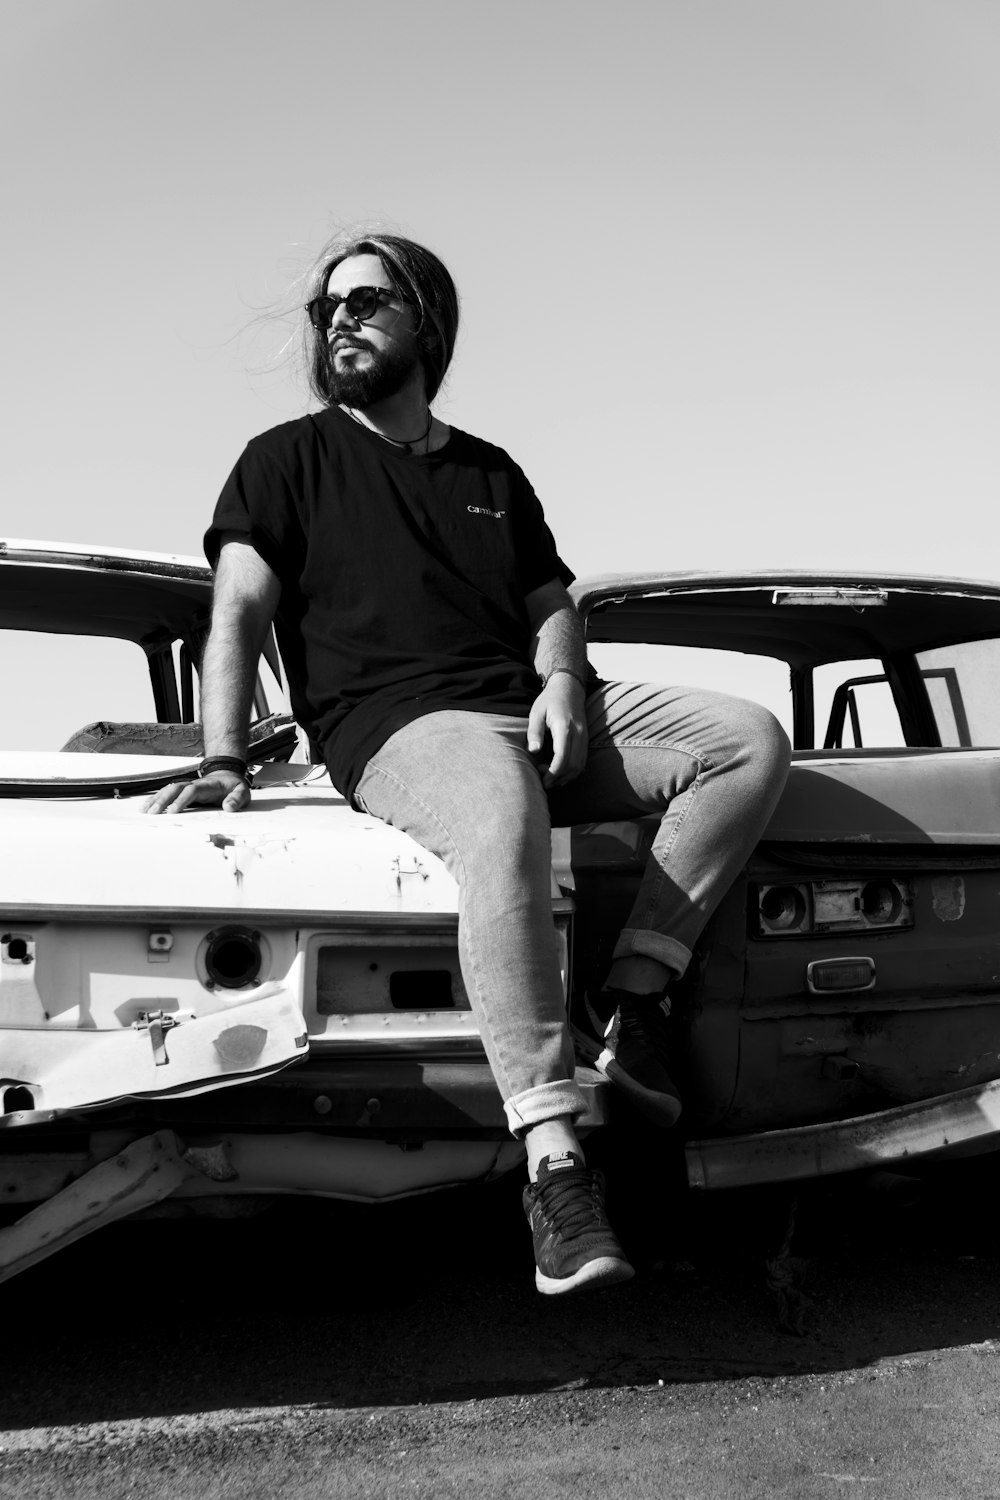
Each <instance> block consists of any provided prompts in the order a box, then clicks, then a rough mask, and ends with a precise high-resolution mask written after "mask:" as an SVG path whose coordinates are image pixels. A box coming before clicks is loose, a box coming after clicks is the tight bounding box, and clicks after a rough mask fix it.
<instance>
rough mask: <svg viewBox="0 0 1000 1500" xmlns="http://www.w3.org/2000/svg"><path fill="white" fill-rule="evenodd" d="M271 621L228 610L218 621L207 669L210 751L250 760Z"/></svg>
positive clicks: (204, 710)
mask: <svg viewBox="0 0 1000 1500" xmlns="http://www.w3.org/2000/svg"><path fill="white" fill-rule="evenodd" d="M266 628H267V625H266V621H264V622H261V621H259V620H254V619H252V618H247V617H246V616H245V615H243V616H242V617H241V616H240V615H238V614H227V615H226V616H225V617H222V618H216V619H215V620H213V622H212V630H211V633H210V635H209V637H208V642H207V644H206V646H205V655H204V658H203V661H202V668H201V720H202V726H203V735H204V744H205V754H206V755H207V756H213V755H233V756H237V757H238V758H239V759H244V758H245V756H246V750H247V736H248V733H249V726H250V705H251V703H252V701H253V690H254V683H255V681H256V676H257V662H258V660H259V658H260V650H261V646H262V645H263V641H264V632H265V630H266Z"/></svg>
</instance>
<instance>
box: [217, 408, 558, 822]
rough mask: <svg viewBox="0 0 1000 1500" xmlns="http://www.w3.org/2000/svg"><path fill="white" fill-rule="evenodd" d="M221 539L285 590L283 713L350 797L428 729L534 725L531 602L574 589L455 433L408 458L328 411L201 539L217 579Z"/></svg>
mask: <svg viewBox="0 0 1000 1500" xmlns="http://www.w3.org/2000/svg"><path fill="white" fill-rule="evenodd" d="M227 531H230V532H237V533H239V534H241V535H243V536H245V537H246V538H247V540H248V541H250V542H251V543H252V544H253V547H254V549H255V550H256V551H257V552H258V553H259V554H260V556H261V557H262V558H263V559H264V561H265V562H266V563H267V564H268V565H269V567H270V568H271V569H272V570H273V571H274V573H275V574H276V575H277V577H278V579H279V580H280V582H281V599H280V602H279V605H278V609H277V613H276V615H275V629H276V631H277V635H278V644H279V646H280V648H281V654H282V658H283V660H284V663H285V669H286V672H287V674H288V686H289V694H290V697H291V702H292V710H293V712H294V714H295V716H296V718H297V719H298V720H299V722H300V723H301V724H302V725H303V727H304V728H305V730H306V731H307V733H308V734H309V735H310V736H311V737H312V738H313V739H314V740H315V741H317V742H318V743H319V744H320V745H322V747H323V752H324V755H325V758H326V761H327V764H328V766H329V768H330V775H331V777H332V779H333V782H334V785H335V786H337V787H338V788H339V789H340V790H341V791H342V792H343V793H344V794H345V795H347V796H350V795H351V794H352V793H353V791H354V788H355V786H356V785H357V782H358V779H359V778H360V776H361V773H362V772H363V770H364V768H365V765H366V764H367V762H368V760H369V759H370V758H371V756H372V755H374V753H375V751H376V750H377V749H378V748H379V747H380V746H381V745H382V744H384V742H385V741H386V740H387V739H388V738H389V736H390V735H391V734H394V733H395V731H396V730H397V729H400V728H402V726H403V725H404V724H407V723H409V722H410V721H411V720H412V719H416V718H419V717H420V715H421V714H425V713H430V712H432V711H433V710H434V709H441V708H465V709H474V710H477V711H482V712H494V713H513V714H522V715H524V714H527V712H528V709H529V707H530V705H531V702H532V700H533V699H534V697H535V696H536V695H537V693H538V690H539V684H538V678H537V676H536V675H535V673H534V671H533V669H532V667H531V663H530V660H529V640H530V628H529V625H528V618H527V613H526V611H525V605H524V598H525V595H526V594H529V593H531V592H532V590H534V589H537V588H540V587H541V586H542V585H543V584H545V583H549V582H550V581H551V580H552V579H559V580H560V581H561V582H563V583H570V582H571V581H572V579H573V576H574V575H573V574H572V573H571V572H570V570H569V569H568V568H567V567H566V565H565V563H563V562H562V560H561V559H560V557H559V555H558V553H557V552H556V548H555V543H554V541H553V539H552V534H551V532H550V531H549V529H548V527H547V526H546V524H545V519H544V516H543V514H542V508H541V506H540V504H539V503H538V500H537V498H536V497H535V494H534V491H533V490H532V488H531V486H530V484H529V483H528V481H527V479H526V478H525V476H524V474H523V473H522V472H521V470H520V469H519V468H518V467H517V465H516V464H515V463H514V462H513V460H512V459H510V458H509V457H508V456H507V454H506V453H504V451H503V450H502V449H501V448H495V447H493V446H492V444H490V443H485V442H483V441H482V440H481V439H479V438H474V437H470V436H469V435H468V434H467V433H464V432H460V431H458V430H457V429H455V428H452V431H451V435H450V437H449V439H448V441H447V442H446V443H445V445H444V447H443V448H440V449H438V451H437V452H435V453H429V454H426V455H424V454H420V455H416V454H407V453H404V452H402V450H400V449H397V448H393V447H392V446H391V445H390V444H389V443H387V442H385V441H384V440H383V439H381V438H379V437H377V436H376V435H375V434H374V433H372V432H370V431H369V430H368V429H367V428H365V427H362V426H361V425H360V424H359V423H357V422H355V421H353V420H352V419H351V418H350V417H348V416H346V415H345V414H344V413H343V412H342V411H340V410H339V408H337V407H331V408H329V409H327V410H326V411H323V412H319V413H316V414H313V415H310V416H306V417H301V418H299V419H298V420H297V421H293V422H286V423H284V424H283V425H282V426H280V427H275V428H273V429H272V430H271V431H270V432H265V433H263V434H262V435H261V436H260V437H257V438H254V439H253V440H252V441H251V442H250V443H249V444H248V445H247V447H246V449H245V451H244V452H243V454H242V456H241V458H240V460H239V462H238V463H237V465H236V467H235V469H234V470H233V472H232V474H231V475H230V476H229V479H228V480H227V482H226V485H225V488H224V489H223V491H222V494H221V496H220V497H219V503H218V505H217V506H216V508H215V515H214V517H213V520H212V525H211V528H210V529H209V531H208V532H207V534H206V536H205V552H206V554H207V556H208V560H209V562H210V563H211V564H212V565H213V566H214V565H215V563H216V561H217V559H218V553H219V546H220V537H221V534H222V533H223V532H227Z"/></svg>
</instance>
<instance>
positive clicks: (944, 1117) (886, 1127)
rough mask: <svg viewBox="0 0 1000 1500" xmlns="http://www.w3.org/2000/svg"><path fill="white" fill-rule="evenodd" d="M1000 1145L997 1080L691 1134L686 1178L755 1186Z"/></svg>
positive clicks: (699, 1183)
mask: <svg viewBox="0 0 1000 1500" xmlns="http://www.w3.org/2000/svg"><path fill="white" fill-rule="evenodd" d="M991 1144H992V1149H1000V1080H995V1081H993V1082H991V1083H985V1084H979V1085H977V1086H976V1087H975V1088H970V1089H961V1090H959V1091H958V1092H957V1093H954V1094H940V1095H938V1096H937V1097H935V1098H933V1099H921V1100H919V1101H917V1103H915V1104H901V1105H898V1106H897V1107H896V1108H894V1109H887V1110H880V1111H879V1113H878V1114H873V1115H858V1116H857V1117H855V1118H854V1119H851V1120H832V1121H829V1122H827V1123H826V1124H823V1125H799V1126H796V1127H794V1128H792V1129H789V1130H765V1131H761V1132H760V1133H758V1134H756V1135H742V1136H733V1137H731V1138H718V1139H714V1140H704V1141H689V1142H688V1143H687V1146H686V1147H685V1157H686V1162H687V1174H688V1181H689V1182H690V1184H691V1186H692V1187H698V1188H736V1187H753V1186H754V1185H757V1184H761V1183H769V1182H797V1181H802V1180H803V1179H806V1178H810V1177H826V1176H831V1175H833V1174H835V1173H839V1172H859V1171H864V1170H865V1169H867V1168H871V1167H884V1166H887V1165H891V1164H893V1163H896V1164H898V1163H901V1162H907V1161H911V1160H913V1159H914V1158H921V1157H927V1156H932V1155H934V1154H935V1153H938V1152H943V1151H954V1150H955V1149H956V1148H962V1147H966V1148H970V1149H976V1148H977V1147H978V1149H986V1150H989V1149H991Z"/></svg>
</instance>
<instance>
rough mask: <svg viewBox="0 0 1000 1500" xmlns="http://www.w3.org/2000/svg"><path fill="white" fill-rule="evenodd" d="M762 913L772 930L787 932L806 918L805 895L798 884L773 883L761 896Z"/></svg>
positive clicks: (762, 917) (762, 918)
mask: <svg viewBox="0 0 1000 1500" xmlns="http://www.w3.org/2000/svg"><path fill="white" fill-rule="evenodd" d="M760 915H761V921H762V922H763V924H764V926H765V927H768V928H770V930H771V931H772V932H787V931H788V930H789V928H792V927H799V926H800V925H801V924H802V922H803V921H804V920H805V915H806V902H805V897H804V896H803V894H802V892H801V891H800V890H799V888H798V887H797V886H794V885H772V886H771V887H770V889H769V890H766V891H765V892H764V894H763V895H762V896H761V898H760Z"/></svg>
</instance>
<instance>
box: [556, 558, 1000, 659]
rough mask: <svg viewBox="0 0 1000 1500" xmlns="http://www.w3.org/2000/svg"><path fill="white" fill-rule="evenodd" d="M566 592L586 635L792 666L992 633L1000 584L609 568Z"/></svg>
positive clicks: (995, 633) (796, 572)
mask: <svg viewBox="0 0 1000 1500" xmlns="http://www.w3.org/2000/svg"><path fill="white" fill-rule="evenodd" d="M572 593H573V596H574V598H575V600H576V603H577V605H578V606H579V608H580V609H581V611H582V612H583V613H584V614H585V615H586V616H587V636H588V639H589V640H591V641H595V642H597V641H617V642H624V643H629V644H633V645H637V644H641V643H647V642H648V643H659V644H664V645H685V646H697V647H701V648H703V649H709V650H721V651H736V652H741V653H744V654H746V655H751V656H772V657H776V658H778V659H780V660H782V661H786V662H788V663H789V664H790V665H791V666H792V667H798V668H808V667H810V666H816V665H819V664H820V663H822V662H827V661H834V660H844V661H862V660H871V659H879V658H882V659H884V658H887V657H892V656H894V655H897V654H909V653H913V652H916V651H925V650H930V649H932V648H934V647H938V646H944V645H949V644H952V643H954V642H957V641H970V640H988V639H994V638H1000V585H998V584H996V583H988V582H984V581H978V580H974V579H965V578H934V577H930V576H920V575H910V574H885V573H873V572H870V571H859V572H851V573H849V572H847V571H846V570H840V571H836V572H833V571H830V570H818V569H817V570H806V569H775V570H774V571H769V572H765V571H764V570H763V569H758V570H755V571H753V572H749V571H748V572H745V573H710V572H701V573H699V572H685V573H680V572H677V573H626V574H622V573H611V574H604V575H603V576H600V577H596V578H586V579H582V580H581V581H580V582H579V583H576V584H574V585H573V588H572Z"/></svg>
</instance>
